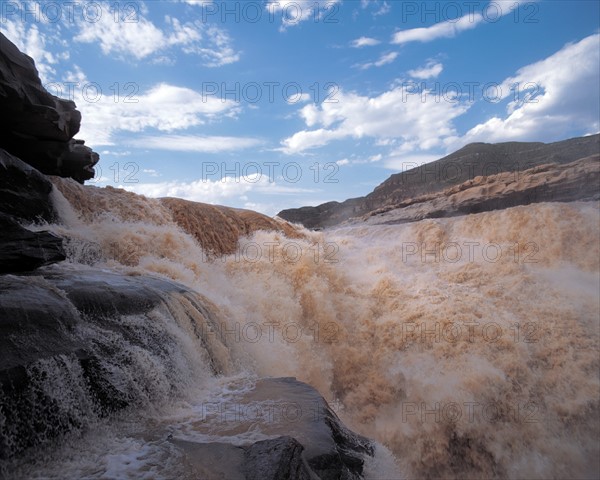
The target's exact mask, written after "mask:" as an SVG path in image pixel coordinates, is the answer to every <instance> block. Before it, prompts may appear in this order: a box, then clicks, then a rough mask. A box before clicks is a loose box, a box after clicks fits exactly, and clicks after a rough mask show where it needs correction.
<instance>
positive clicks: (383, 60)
mask: <svg viewBox="0 0 600 480" xmlns="http://www.w3.org/2000/svg"><path fill="white" fill-rule="evenodd" d="M397 57H398V52H389V53H384V54H382V55H381V57H379V60H377V61H375V62H371V63H364V64H362V65H359V67H360V68H361V69H363V70H366V69H367V68H371V67H383V66H384V65H388V64H390V63H392V62H393V61H394V60H396V58H397Z"/></svg>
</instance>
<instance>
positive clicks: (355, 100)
mask: <svg viewBox="0 0 600 480" xmlns="http://www.w3.org/2000/svg"><path fill="white" fill-rule="evenodd" d="M425 93H426V94H427V92H425ZM336 98H337V99H338V102H337V103H328V102H324V103H322V104H321V105H318V106H317V105H314V104H310V105H306V106H304V107H303V108H302V109H301V110H300V112H299V113H300V116H301V118H302V119H303V120H304V122H305V123H306V126H307V127H309V128H311V127H319V128H315V129H312V130H301V131H299V132H296V133H294V134H293V135H292V136H290V137H288V138H286V139H284V140H283V141H282V142H281V144H282V147H281V150H282V151H283V152H285V153H287V154H299V153H303V152H305V151H306V150H309V149H313V148H318V147H322V146H324V145H327V144H329V143H330V142H332V141H334V140H340V139H345V138H356V139H360V138H364V137H369V138H374V139H376V140H378V141H382V142H384V143H386V142H387V143H390V142H391V140H392V139H401V140H402V141H403V142H405V143H407V144H410V145H412V146H413V147H414V148H420V149H429V148H433V147H436V146H439V145H441V144H442V141H443V139H445V138H446V137H450V136H455V135H456V131H455V130H454V128H453V126H452V120H453V119H454V118H456V117H457V116H459V115H461V114H462V113H464V112H465V111H466V110H467V109H468V108H469V106H468V105H467V104H466V102H465V103H461V102H434V101H431V102H423V101H422V98H423V97H422V96H421V95H415V94H414V92H413V91H412V90H411V89H410V88H409V87H407V86H405V85H400V86H398V87H395V88H394V89H392V90H390V91H387V92H384V93H382V94H381V95H379V96H376V97H368V96H361V95H358V94H356V93H352V92H349V93H348V92H345V91H340V92H339V93H338V95H337V97H336Z"/></svg>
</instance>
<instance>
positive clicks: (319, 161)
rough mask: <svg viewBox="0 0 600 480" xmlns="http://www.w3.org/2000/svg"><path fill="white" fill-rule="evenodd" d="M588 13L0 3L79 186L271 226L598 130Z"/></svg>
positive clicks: (495, 7) (448, 5)
mask: <svg viewBox="0 0 600 480" xmlns="http://www.w3.org/2000/svg"><path fill="white" fill-rule="evenodd" d="M599 5H600V2H597V1H573V0H570V1H551V0H550V1H543V0H542V1H518V0H510V1H497V2H487V1H482V2H477V1H464V2H462V1H456V2H454V1H445V2H421V1H416V2H412V1H402V2H401V1H389V0H388V1H383V0H369V1H367V0H355V1H349V0H343V1H342V0H338V1H335V0H334V1H331V0H330V1H315V0H295V1H292V0H279V2H266V1H263V0H260V1H249V2H235V1H227V2H220V1H210V0H207V1H204V0H187V1H166V0H165V1H147V2H137V1H117V2H115V1H111V2H110V3H108V2H100V1H89V2H77V1H70V2H59V1H43V2H15V1H6V0H2V2H0V7H1V8H0V30H1V31H2V32H3V33H4V34H5V35H7V36H8V37H9V38H10V39H11V40H12V41H13V42H15V43H16V44H17V45H18V46H19V47H20V48H21V49H22V50H23V51H25V52H26V53H28V54H29V55H31V56H32V57H33V58H34V59H35V60H36V63H37V65H38V69H39V71H40V75H41V77H42V80H43V83H44V84H45V85H46V86H47V87H48V89H49V90H50V91H51V92H53V93H55V94H57V95H59V96H62V97H64V98H71V99H73V100H75V102H76V103H77V106H78V108H79V109H80V110H81V111H82V113H83V124H82V129H81V132H80V134H79V135H78V136H77V137H78V138H82V139H85V140H86V143H87V144H88V145H90V146H91V147H93V148H94V149H95V150H96V151H98V152H99V153H100V154H101V161H100V163H99V168H98V169H97V170H98V175H97V178H95V179H94V180H93V181H91V182H88V183H90V184H93V185H97V186H106V185H110V186H114V187H122V188H126V189H128V190H132V191H135V192H138V193H142V194H145V195H147V196H153V197H161V196H175V197H180V198H187V199H190V200H195V201H202V202H207V203H217V204H222V205H229V206H234V207H240V208H250V209H254V210H258V211H262V212H264V213H267V214H269V215H274V214H275V213H277V212H278V211H279V210H281V209H284V208H291V207H298V206H302V205H316V204H319V203H322V202H326V201H330V200H338V201H341V200H344V199H346V198H349V197H355V196H361V195H365V194H367V193H369V192H370V191H371V190H372V189H373V188H374V187H375V186H376V185H378V184H379V183H381V182H382V181H384V180H385V179H386V178H387V177H388V176H389V175H390V174H392V173H394V172H397V171H400V170H402V169H405V168H409V167H411V166H414V165H416V164H421V163H423V162H428V161H432V160H435V159H437V158H440V157H442V156H444V155H445V154H447V153H450V152H452V151H455V150H457V149H459V148H461V147H462V146H464V145H466V144H467V143H471V142H475V141H477V142H502V141H511V140H516V141H544V142H549V141H557V140H562V139H565V138H570V137H573V136H579V135H586V134H593V133H597V132H598V131H599V130H600V120H599V117H600V106H599V105H600V100H599V92H600V85H599V82H600V80H599V76H600V73H599V72H600V66H599V54H600V36H599V29H600V25H599V22H600V20H599V19H600V11H599Z"/></svg>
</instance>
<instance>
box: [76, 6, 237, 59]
mask: <svg viewBox="0 0 600 480" xmlns="http://www.w3.org/2000/svg"><path fill="white" fill-rule="evenodd" d="M101 5H102V6H103V10H105V11H107V12H108V11H109V9H110V7H109V5H108V4H105V3H103V4H101ZM165 24H166V28H165V29H164V30H163V29H161V28H159V27H157V26H156V25H155V24H154V23H152V21H150V20H148V19H147V18H145V17H144V15H143V12H141V11H140V12H138V13H137V15H136V18H135V21H134V22H128V21H119V22H115V21H114V17H113V16H112V15H101V16H100V17H99V18H98V21H96V22H86V21H84V20H83V19H81V20H80V22H79V33H78V34H77V35H76V36H75V37H74V40H75V41H76V42H81V43H97V44H99V45H100V48H101V49H102V52H103V53H104V54H105V55H116V56H119V57H121V58H124V59H128V58H135V59H137V60H144V59H148V58H150V57H158V58H163V57H164V55H162V56H161V55H160V54H161V53H164V52H165V51H168V50H169V49H170V48H179V49H181V50H182V51H183V52H184V53H186V54H194V55H199V56H200V57H201V58H203V59H204V62H205V65H206V66H209V67H215V66H221V65H226V64H229V63H233V62H236V61H238V60H239V53H238V52H236V51H235V50H234V49H233V47H232V42H231V39H230V37H229V36H228V35H227V33H226V32H224V31H223V30H221V29H220V28H219V27H217V26H214V25H206V24H204V23H202V22H200V21H196V22H188V23H181V22H180V21H179V20H178V19H176V18H173V17H170V16H167V17H165Z"/></svg>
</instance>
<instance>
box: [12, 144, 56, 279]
mask: <svg viewBox="0 0 600 480" xmlns="http://www.w3.org/2000/svg"><path fill="white" fill-rule="evenodd" d="M51 190H52V184H51V183H50V181H49V180H48V179H47V178H46V177H45V176H44V175H42V174H41V173H40V172H38V171H37V170H36V169H35V168H33V167H31V166H30V165H27V164H26V163H25V162H22V161H21V160H19V159H18V158H16V157H13V156H12V155H10V154H8V153H7V152H6V151H4V150H2V149H0V273H7V272H24V271H29V270H34V269H36V268H38V267H41V266H43V265H48V264H50V263H55V262H60V261H62V260H64V259H65V252H64V250H63V244H62V239H61V238H59V237H57V236H55V235H53V234H51V233H48V232H33V231H30V230H28V229H26V228H25V227H23V226H21V222H25V223H30V222H35V221H40V220H42V221H52V220H53V219H54V216H55V213H54V209H53V207H52V204H51V202H50V192H51Z"/></svg>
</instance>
